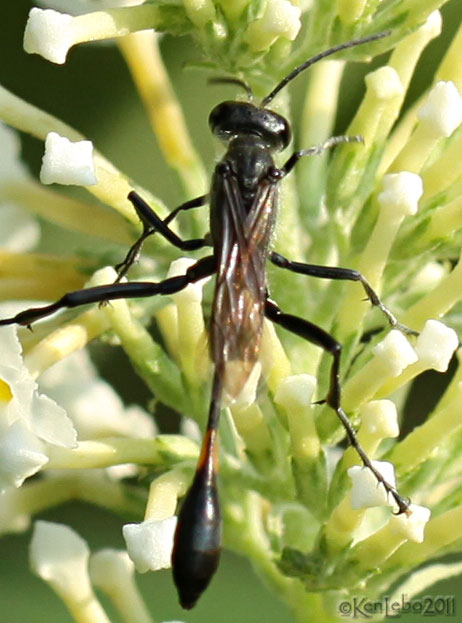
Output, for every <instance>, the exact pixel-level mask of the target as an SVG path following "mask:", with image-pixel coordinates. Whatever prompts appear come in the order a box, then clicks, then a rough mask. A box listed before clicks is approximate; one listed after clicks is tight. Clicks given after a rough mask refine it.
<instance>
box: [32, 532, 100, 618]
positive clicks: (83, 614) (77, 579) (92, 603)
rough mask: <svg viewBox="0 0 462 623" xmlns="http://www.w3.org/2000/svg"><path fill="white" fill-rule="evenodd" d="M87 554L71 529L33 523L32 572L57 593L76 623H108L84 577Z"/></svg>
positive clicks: (77, 536)
mask: <svg viewBox="0 0 462 623" xmlns="http://www.w3.org/2000/svg"><path fill="white" fill-rule="evenodd" d="M89 555H90V552H89V549H88V546H87V544H86V542H85V541H84V540H83V539H82V538H81V537H80V536H79V535H78V534H77V533H76V532H74V530H72V529H71V528H68V527H67V526H64V525H62V524H57V523H52V522H48V521H37V522H36V524H35V529H34V533H33V535H32V541H31V544H30V564H31V567H32V570H33V571H34V572H35V573H36V574H37V575H38V576H39V577H41V578H42V579H43V580H45V581H46V582H48V584H50V586H51V587H52V588H53V589H54V590H55V591H56V592H57V593H58V595H59V596H60V597H61V599H62V600H63V601H64V603H65V604H66V605H67V606H68V608H69V609H70V610H71V612H72V613H73V615H74V618H75V620H77V621H84V620H85V621H92V622H93V623H106V622H107V623H109V619H108V618H107V617H106V615H105V613H104V611H103V610H102V608H101V606H100V604H99V602H98V601H97V600H96V598H95V596H94V594H93V590H92V587H91V584H90V578H89V575H88V558H89Z"/></svg>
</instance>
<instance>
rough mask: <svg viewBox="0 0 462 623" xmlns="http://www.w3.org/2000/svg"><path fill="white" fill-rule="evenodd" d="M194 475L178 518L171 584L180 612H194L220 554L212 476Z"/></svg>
mask: <svg viewBox="0 0 462 623" xmlns="http://www.w3.org/2000/svg"><path fill="white" fill-rule="evenodd" d="M207 467H208V466H207V465H204V466H202V468H201V469H200V470H199V471H198V472H197V473H196V476H195V478H194V481H193V484H192V486H191V488H190V489H189V491H188V493H187V495H186V497H185V500H184V502H183V505H182V507H181V510H180V513H179V516H178V525H177V529H176V532H175V540H174V546H173V552H172V569H173V580H174V582H175V585H176V587H177V590H178V597H179V600H180V604H181V606H182V607H183V608H185V609H187V610H189V609H191V608H193V607H194V606H195V604H196V602H197V600H198V599H199V597H200V596H201V595H202V593H203V592H204V591H205V589H206V588H207V586H208V585H209V583H210V580H211V579H212V577H213V575H214V574H215V572H216V570H217V567H218V562H219V560H220V554H221V513H220V504H219V500H218V493H217V487H216V478H215V474H214V473H210V470H209V469H207Z"/></svg>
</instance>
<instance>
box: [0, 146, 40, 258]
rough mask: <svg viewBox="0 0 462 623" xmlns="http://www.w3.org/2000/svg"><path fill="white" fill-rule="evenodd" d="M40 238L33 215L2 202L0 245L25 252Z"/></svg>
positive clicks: (37, 225) (7, 248)
mask: <svg viewBox="0 0 462 623" xmlns="http://www.w3.org/2000/svg"><path fill="white" fill-rule="evenodd" d="M0 140H1V139H0ZM0 161H1V158H0ZM39 240H40V227H39V224H38V223H37V221H36V220H35V219H34V217H33V216H31V215H30V214H29V213H28V212H27V211H26V210H23V209H22V208H21V207H20V206H16V205H14V204H12V203H7V204H5V203H3V204H1V206H0V247H1V248H2V249H5V250H7V251H13V252H15V253H24V252H25V251H30V250H31V249H33V248H34V247H35V246H36V245H37V243H38V241H39Z"/></svg>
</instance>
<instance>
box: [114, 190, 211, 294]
mask: <svg viewBox="0 0 462 623" xmlns="http://www.w3.org/2000/svg"><path fill="white" fill-rule="evenodd" d="M128 199H129V200H130V201H131V203H132V204H133V207H134V208H135V210H136V213H137V214H138V216H139V218H140V220H141V222H142V224H143V232H142V234H141V236H140V237H139V238H138V240H136V242H135V243H134V244H132V246H131V247H130V249H129V250H128V253H127V255H126V256H125V259H124V260H123V261H122V262H121V263H120V264H117V266H116V267H115V269H116V271H117V279H116V280H115V282H114V283H118V282H119V281H120V280H121V279H122V277H125V275H126V274H127V272H128V271H129V270H130V268H131V267H132V266H133V264H134V263H135V262H137V261H138V259H139V257H140V253H141V248H142V246H143V243H144V241H145V240H146V238H148V237H149V236H151V235H152V234H155V233H156V232H159V233H160V234H162V235H163V236H164V238H166V239H167V240H168V241H169V242H171V243H172V244H174V245H175V246H176V247H178V248H179V249H182V250H184V251H194V250H195V249H200V248H201V247H203V246H204V245H205V244H206V242H205V240H204V239H203V238H195V239H192V240H182V239H181V238H180V237H179V236H177V235H176V234H175V233H174V232H172V231H171V230H170V228H169V227H168V224H169V223H170V222H171V221H173V219H174V218H175V217H176V216H177V215H178V213H179V212H181V211H183V210H190V209H191V208H198V207H200V206H202V205H204V204H205V203H206V202H207V201H208V195H201V196H200V197H196V198H195V199H191V200H190V201H186V203H182V204H181V205H180V206H178V207H177V208H175V209H174V210H173V211H172V212H170V214H169V215H168V216H167V217H166V218H165V219H163V220H162V219H161V218H160V217H159V216H158V215H157V214H156V213H155V212H154V210H153V209H152V208H151V207H150V206H149V205H148V204H147V203H146V202H145V201H144V199H142V197H140V195H138V193H136V192H135V191H134V190H133V191H132V192H131V193H130V194H129V195H128Z"/></svg>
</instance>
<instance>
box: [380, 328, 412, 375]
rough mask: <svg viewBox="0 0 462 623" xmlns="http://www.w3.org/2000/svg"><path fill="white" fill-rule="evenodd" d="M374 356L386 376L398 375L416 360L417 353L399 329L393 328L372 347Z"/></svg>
mask: <svg viewBox="0 0 462 623" xmlns="http://www.w3.org/2000/svg"><path fill="white" fill-rule="evenodd" d="M372 352H373V354H374V356H375V357H376V358H377V360H378V361H380V362H381V364H382V365H383V367H384V374H387V376H392V377H395V376H398V375H399V374H401V372H402V371H403V370H404V369H405V368H407V367H408V366H410V365H411V363H415V362H416V361H417V354H416V352H415V350H414V349H413V348H412V346H411V345H410V343H409V340H408V339H407V338H406V337H404V335H403V334H402V333H400V331H397V330H396V329H393V330H392V331H390V333H388V335H387V336H386V337H385V339H383V340H382V341H381V342H379V343H378V344H377V345H376V346H374V348H373V349H372Z"/></svg>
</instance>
